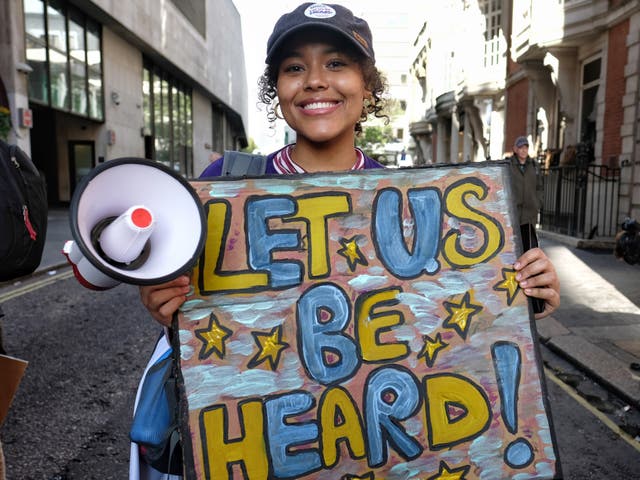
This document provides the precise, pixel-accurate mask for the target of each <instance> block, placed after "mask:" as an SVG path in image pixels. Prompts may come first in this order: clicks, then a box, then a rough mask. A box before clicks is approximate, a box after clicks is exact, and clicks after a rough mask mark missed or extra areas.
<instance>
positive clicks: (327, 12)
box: [304, 3, 336, 18]
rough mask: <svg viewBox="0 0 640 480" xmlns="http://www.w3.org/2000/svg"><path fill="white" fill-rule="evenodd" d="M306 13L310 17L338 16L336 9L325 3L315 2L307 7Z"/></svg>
mask: <svg viewBox="0 0 640 480" xmlns="http://www.w3.org/2000/svg"><path fill="white" fill-rule="evenodd" d="M304 14H305V16H306V17H309V18H331V17H335V16H336V11H335V10H334V9H333V8H331V7H330V6H329V5H325V4H324V3H314V4H313V5H309V6H308V7H307V9H306V10H305V11H304Z"/></svg>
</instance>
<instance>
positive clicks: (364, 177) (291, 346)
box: [174, 162, 560, 480]
mask: <svg viewBox="0 0 640 480" xmlns="http://www.w3.org/2000/svg"><path fill="white" fill-rule="evenodd" d="M508 172H509V170H508V167H507V165H506V164H504V163H496V162H492V163H487V164H465V165H447V166H438V167H432V168H415V169H406V170H405V169H402V170H368V171H363V172H348V173H326V174H311V175H300V176H277V177H262V178H246V179H236V180H232V181H229V180H224V179H218V180H211V181H196V182H192V186H193V187H194V189H195V190H196V191H197V193H198V195H199V197H200V198H201V199H202V202H203V204H204V207H205V212H206V217H207V224H208V236H207V242H206V245H205V249H204V252H203V254H202V256H201V258H200V262H199V264H198V266H197V268H196V270H195V271H194V273H193V278H192V286H193V294H192V295H191V296H190V297H189V299H188V300H187V302H186V303H185V304H184V305H183V308H182V309H181V312H180V314H179V315H178V320H177V323H178V324H177V331H178V334H177V335H175V336H174V342H175V347H176V351H178V352H179V365H180V385H181V403H182V407H183V425H182V427H183V444H184V445H183V448H184V453H185V463H186V474H187V478H193V479H196V478H197V479H204V478H209V479H227V478H247V479H252V480H254V479H267V478H269V479H285V478H305V479H306V478H309V479H311V478H313V479H324V478H333V479H336V478H342V479H370V480H373V479H408V478H421V479H432V480H433V479H475V478H491V479H500V478H518V479H520V480H522V479H528V478H558V477H559V475H560V473H559V460H558V457H557V450H556V448H555V445H554V435H553V430H552V427H551V425H550V418H549V413H548V407H547V405H546V396H545V392H544V382H543V379H542V374H543V372H542V368H541V362H540V357H539V353H538V350H537V345H536V341H535V333H534V332H535V330H534V325H533V316H532V312H531V310H530V307H529V304H528V301H527V298H526V296H525V295H524V293H523V292H522V291H521V290H520V289H519V288H518V285H517V282H516V280H515V271H514V268H513V264H514V262H515V260H516V258H517V257H518V256H519V255H520V253H521V251H520V250H521V249H520V247H519V238H518V235H519V228H514V225H513V224H512V222H513V221H512V219H513V218H514V216H513V212H512V207H511V202H510V199H509V188H508V185H509V177H508V174H509V173H508ZM516 227H517V225H516Z"/></svg>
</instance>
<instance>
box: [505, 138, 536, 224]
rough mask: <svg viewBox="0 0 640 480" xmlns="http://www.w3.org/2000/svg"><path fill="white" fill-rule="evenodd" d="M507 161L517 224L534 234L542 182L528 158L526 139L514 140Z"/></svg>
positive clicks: (533, 161) (533, 163)
mask: <svg viewBox="0 0 640 480" xmlns="http://www.w3.org/2000/svg"><path fill="white" fill-rule="evenodd" d="M507 160H509V161H510V163H511V196H512V198H513V199H514V200H515V203H516V209H517V215H518V223H519V224H520V225H521V226H522V225H530V226H531V229H532V231H534V232H535V226H536V225H537V223H538V212H539V211H540V209H541V208H542V182H541V181H540V180H541V179H540V175H539V172H538V166H537V165H536V162H535V160H534V159H533V158H531V157H530V156H529V140H528V139H527V137H524V136H522V137H518V138H516V141H515V142H514V144H513V155H511V156H510V157H508V158H507Z"/></svg>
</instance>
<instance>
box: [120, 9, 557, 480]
mask: <svg viewBox="0 0 640 480" xmlns="http://www.w3.org/2000/svg"><path fill="white" fill-rule="evenodd" d="M385 87H386V85H385V81H384V79H383V77H382V75H381V74H380V72H379V71H378V69H377V68H376V66H375V54H374V49H373V43H372V35H371V31H370V29H369V25H368V24H367V22H366V21H365V20H363V19H361V18H358V17H355V16H354V15H353V13H352V12H351V11H350V10H348V9H347V8H345V7H343V6H341V5H336V4H319V3H304V4H302V5H300V6H298V7H297V8H295V9H294V10H293V11H291V12H290V13H287V14H285V15H283V16H282V17H280V19H279V20H278V21H277V22H276V24H275V26H274V29H273V32H272V34H271V36H270V38H269V40H268V42H267V57H266V69H265V71H264V74H263V75H262V77H261V79H260V92H259V99H260V101H261V102H262V103H264V104H266V105H267V114H268V115H267V116H268V119H269V120H271V121H273V120H275V118H276V117H278V116H282V117H284V119H285V121H286V122H287V124H288V125H289V126H290V127H291V128H292V129H293V130H295V132H296V143H294V144H291V145H287V146H285V147H284V148H282V149H281V150H278V151H276V152H274V153H271V154H270V155H268V156H267V163H266V172H265V173H266V174H279V175H288V174H300V173H307V172H328V171H349V170H363V169H373V168H383V166H382V165H381V164H379V163H378V162H376V161H374V160H373V159H371V158H369V157H367V156H366V155H365V154H364V153H363V152H362V151H361V150H359V149H358V148H356V147H355V138H356V135H357V134H358V132H360V131H362V122H363V121H365V120H367V118H368V117H369V116H370V115H373V116H376V117H385V115H384V114H383V112H382V111H383V107H384V105H383V103H384V102H383V93H384V91H385ZM278 110H279V111H278ZM223 160H224V159H219V160H217V161H215V162H213V163H212V164H210V165H209V166H208V167H207V168H206V169H205V171H204V172H203V173H202V177H214V176H220V175H221V173H222V164H223ZM515 268H516V269H517V270H518V272H519V274H518V275H519V277H518V278H519V281H520V286H521V287H522V288H523V289H524V292H525V293H526V294H527V295H532V296H538V297H540V298H542V299H544V300H545V304H546V309H545V312H544V315H541V316H545V315H548V314H549V313H551V312H552V311H554V310H555V309H556V308H557V307H558V305H559V302H560V297H559V283H558V277H557V274H556V272H555V269H554V267H553V265H552V264H551V262H550V261H549V259H548V258H547V256H546V255H545V254H544V253H543V252H542V251H541V250H540V249H533V250H531V251H529V252H526V253H525V254H524V255H522V256H521V257H520V258H518V260H517V261H516V264H515ZM189 283H190V280H189V276H188V275H182V276H180V277H179V278H177V279H175V280H172V281H170V282H167V283H164V284H161V285H152V286H142V287H140V297H141V300H142V303H143V304H144V306H145V307H146V308H147V310H148V311H149V313H150V314H151V316H152V317H153V318H154V319H155V320H156V321H157V322H158V323H160V324H161V325H163V326H164V327H165V329H166V330H165V332H166V336H167V337H168V336H169V335H170V330H169V329H170V327H171V321H172V317H173V314H174V313H175V312H176V311H177V309H178V308H179V307H180V306H181V305H182V304H183V303H184V301H185V300H186V295H187V293H188V292H189V289H190V287H189ZM167 348H170V347H169V343H168V341H167V340H166V339H161V341H160V342H159V343H158V346H157V347H156V351H155V352H154V357H153V358H159V357H160V356H161V355H162V349H167ZM150 363H151V362H150ZM142 382H144V376H143V380H142V381H141V385H142ZM173 478H179V477H175V476H169V475H162V474H160V473H159V472H157V471H154V470H153V469H150V468H149V467H148V466H145V465H142V464H141V463H140V462H139V458H138V453H137V450H136V445H135V444H132V462H131V470H130V480H139V479H142V480H151V479H153V480H157V479H173Z"/></svg>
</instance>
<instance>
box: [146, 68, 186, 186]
mask: <svg viewBox="0 0 640 480" xmlns="http://www.w3.org/2000/svg"><path fill="white" fill-rule="evenodd" d="M142 108H143V119H144V135H145V150H146V152H145V155H146V156H147V157H148V158H152V159H155V160H157V161H158V162H160V163H163V164H164V165H166V166H167V167H169V168H172V169H173V170H175V171H176V172H180V173H181V174H183V175H186V176H193V143H192V138H193V122H192V112H191V90H190V89H188V88H187V87H186V86H184V85H183V84H182V83H181V82H179V81H178V80H176V79H175V78H173V77H172V76H171V75H169V74H168V73H167V72H165V71H164V70H162V69H161V68H158V67H157V66H155V65H153V64H152V63H151V62H148V61H145V65H144V68H143V71H142Z"/></svg>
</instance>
